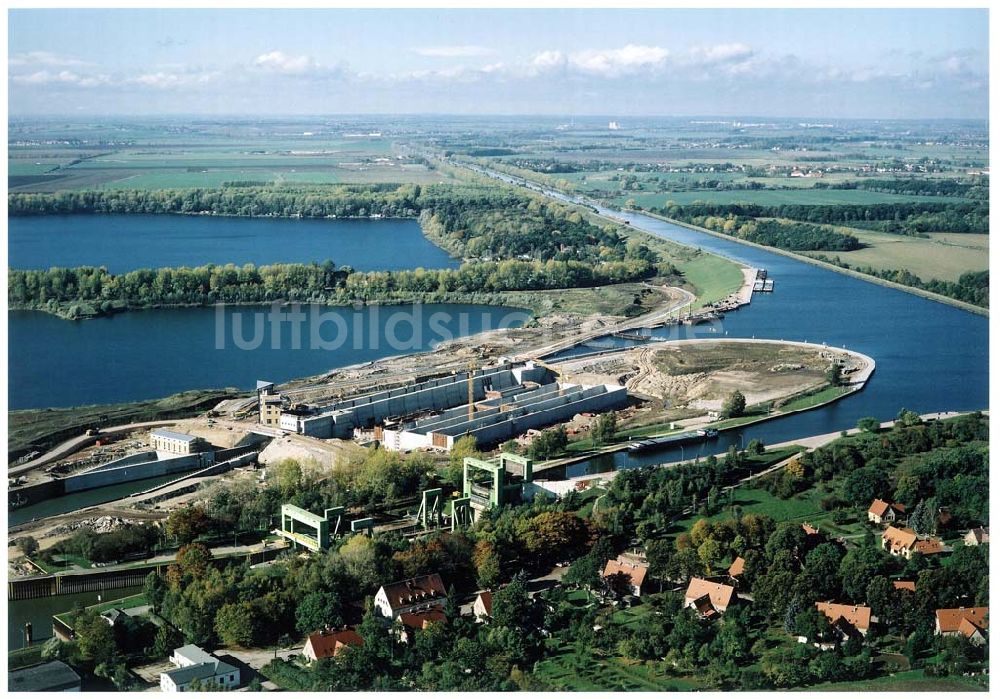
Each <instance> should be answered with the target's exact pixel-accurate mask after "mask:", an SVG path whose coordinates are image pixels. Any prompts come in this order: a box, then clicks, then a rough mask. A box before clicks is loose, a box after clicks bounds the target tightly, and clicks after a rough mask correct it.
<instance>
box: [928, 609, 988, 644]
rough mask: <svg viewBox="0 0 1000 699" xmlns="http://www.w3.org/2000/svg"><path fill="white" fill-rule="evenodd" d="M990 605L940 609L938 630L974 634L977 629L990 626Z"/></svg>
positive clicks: (937, 614) (938, 612)
mask: <svg viewBox="0 0 1000 699" xmlns="http://www.w3.org/2000/svg"><path fill="white" fill-rule="evenodd" d="M989 613H990V608H989V607H959V608H958V609H938V610H937V611H935V612H934V614H935V616H936V617H937V626H938V631H940V632H941V633H961V634H962V635H964V636H966V637H970V636H972V634H973V633H974V631H975V630H976V629H978V630H983V629H986V628H987V627H988V626H989V619H988V617H989Z"/></svg>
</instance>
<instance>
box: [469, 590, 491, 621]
mask: <svg viewBox="0 0 1000 699" xmlns="http://www.w3.org/2000/svg"><path fill="white" fill-rule="evenodd" d="M472 615H473V616H474V617H475V618H476V621H487V620H488V619H490V618H492V616H493V593H492V592H490V591H489V590H483V591H482V592H480V593H479V594H478V595H476V601H475V602H473V603H472Z"/></svg>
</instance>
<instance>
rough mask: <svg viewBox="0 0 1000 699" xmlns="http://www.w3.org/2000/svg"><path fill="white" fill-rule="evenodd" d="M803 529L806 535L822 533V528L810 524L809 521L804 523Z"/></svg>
mask: <svg viewBox="0 0 1000 699" xmlns="http://www.w3.org/2000/svg"><path fill="white" fill-rule="evenodd" d="M802 531H804V532H805V533H806V536H819V535H820V534H821V532H820V530H819V529H817V528H816V527H814V526H812V525H811V524H809V522H803V523H802Z"/></svg>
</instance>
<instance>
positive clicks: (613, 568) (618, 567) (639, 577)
mask: <svg viewBox="0 0 1000 699" xmlns="http://www.w3.org/2000/svg"><path fill="white" fill-rule="evenodd" d="M647 571H649V566H647V565H643V564H642V563H637V562H633V561H626V560H623V559H622V558H620V557H619V558H617V559H611V560H609V561H608V562H607V563H606V564H604V577H605V578H608V577H611V576H612V575H617V574H618V573H621V574H622V575H625V576H626V577H627V578H628V579H629V581H630V582H631V583H632V584H633V585H636V586H638V587H642V582H643V580H645V579H646V573H647Z"/></svg>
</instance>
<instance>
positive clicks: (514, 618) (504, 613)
mask: <svg viewBox="0 0 1000 699" xmlns="http://www.w3.org/2000/svg"><path fill="white" fill-rule="evenodd" d="M530 609H531V597H530V596H529V595H528V585H527V581H526V579H525V576H524V574H523V573H518V574H517V575H515V576H514V579H513V580H511V581H510V582H509V583H508V584H507V585H504V586H503V587H501V588H500V589H499V590H497V591H496V592H494V593H493V624H492V625H493V626H506V627H510V628H512V629H520V628H521V627H522V626H523V625H524V624H525V621H526V620H527V619H528V616H529V610H530Z"/></svg>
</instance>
